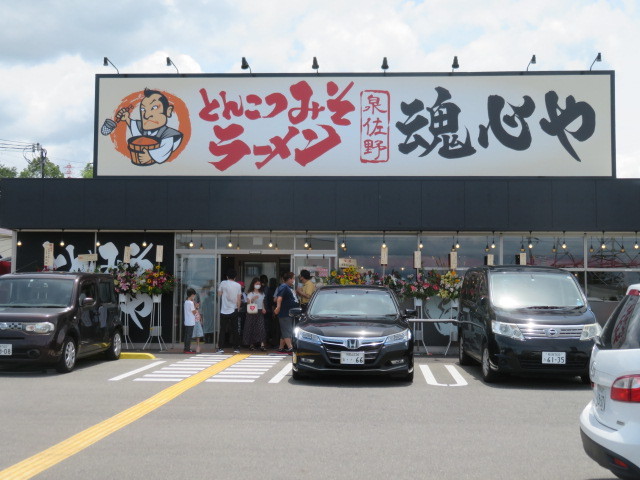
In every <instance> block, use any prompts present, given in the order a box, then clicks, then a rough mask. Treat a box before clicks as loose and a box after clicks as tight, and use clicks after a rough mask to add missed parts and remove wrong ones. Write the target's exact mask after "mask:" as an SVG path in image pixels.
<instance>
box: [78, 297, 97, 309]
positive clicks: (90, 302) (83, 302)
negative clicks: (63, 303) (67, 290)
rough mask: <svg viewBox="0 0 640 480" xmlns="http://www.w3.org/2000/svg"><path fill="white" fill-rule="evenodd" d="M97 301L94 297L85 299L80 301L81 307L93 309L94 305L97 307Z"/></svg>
mask: <svg viewBox="0 0 640 480" xmlns="http://www.w3.org/2000/svg"><path fill="white" fill-rule="evenodd" d="M95 303H96V301H95V299H94V298H93V297H84V298H83V299H82V300H81V301H80V305H81V306H83V307H92V306H93V305H95Z"/></svg>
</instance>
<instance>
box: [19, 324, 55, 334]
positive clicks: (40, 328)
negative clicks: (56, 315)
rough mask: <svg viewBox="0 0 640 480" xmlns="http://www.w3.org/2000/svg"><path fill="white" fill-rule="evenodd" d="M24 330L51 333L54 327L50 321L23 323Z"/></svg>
mask: <svg viewBox="0 0 640 480" xmlns="http://www.w3.org/2000/svg"><path fill="white" fill-rule="evenodd" d="M24 330H25V331H26V332H32V333H51V332H53V331H54V330H55V327H54V326H53V323H51V322H40V323H25V325H24Z"/></svg>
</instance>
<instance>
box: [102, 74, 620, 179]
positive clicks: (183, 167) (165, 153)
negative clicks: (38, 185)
mask: <svg viewBox="0 0 640 480" xmlns="http://www.w3.org/2000/svg"><path fill="white" fill-rule="evenodd" d="M613 78H614V75H613V72H602V71H600V72H588V73H587V72H569V73H541V74H540V73H537V74H514V73H484V74H466V75H465V74H452V75H442V74H440V75H409V74H399V75H395V76H391V75H387V76H381V75H360V76H358V75H344V76H323V75H317V76H291V75H282V76H251V75H246V76H239V75H225V76H213V75H175V76H171V75H162V76H146V75H128V76H124V75H98V76H97V77H96V95H97V102H96V105H97V111H96V121H95V139H96V140H95V155H96V173H97V175H99V176H106V175H127V176H130V175H141V176H167V175H168V176H421V177H424V176H427V177H429V176H554V177H555V176H611V175H613V173H614V172H613V165H614V158H613V155H614V151H615V148H614V135H613V131H614V119H613Z"/></svg>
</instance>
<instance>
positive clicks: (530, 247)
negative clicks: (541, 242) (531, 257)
mask: <svg viewBox="0 0 640 480" xmlns="http://www.w3.org/2000/svg"><path fill="white" fill-rule="evenodd" d="M527 246H528V247H529V249H532V248H533V242H532V241H531V239H529V245H527Z"/></svg>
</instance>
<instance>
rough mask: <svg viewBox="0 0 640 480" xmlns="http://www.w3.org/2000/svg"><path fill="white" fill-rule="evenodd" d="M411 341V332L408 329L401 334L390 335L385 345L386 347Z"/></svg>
mask: <svg viewBox="0 0 640 480" xmlns="http://www.w3.org/2000/svg"><path fill="white" fill-rule="evenodd" d="M409 340H411V330H409V329H406V330H403V331H402V332H400V333H394V334H393V335H389V336H388V337H387V338H386V339H385V341H384V343H385V345H390V344H392V343H402V342H408V341H409Z"/></svg>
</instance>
